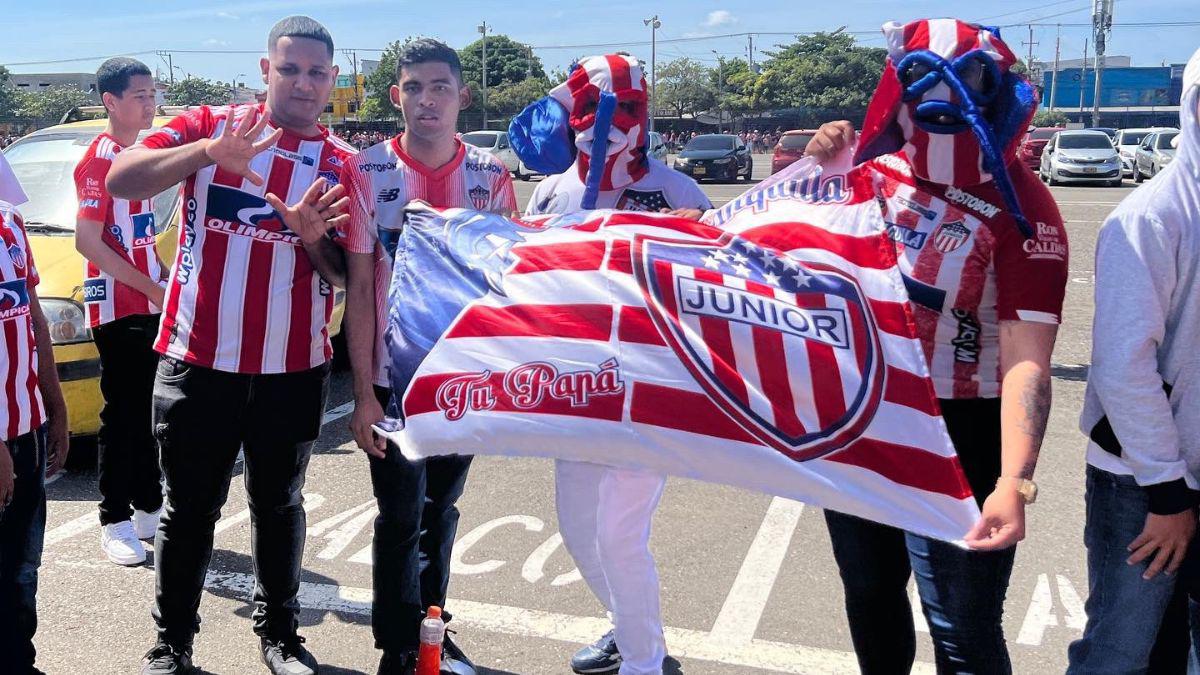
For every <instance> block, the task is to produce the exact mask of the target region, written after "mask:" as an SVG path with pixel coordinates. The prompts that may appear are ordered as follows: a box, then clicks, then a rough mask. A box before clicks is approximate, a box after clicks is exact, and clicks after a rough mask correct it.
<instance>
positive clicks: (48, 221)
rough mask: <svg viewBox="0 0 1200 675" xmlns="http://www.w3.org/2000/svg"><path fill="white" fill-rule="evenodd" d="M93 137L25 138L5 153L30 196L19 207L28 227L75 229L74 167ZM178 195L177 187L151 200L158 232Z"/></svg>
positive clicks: (56, 135) (76, 207) (76, 206)
mask: <svg viewBox="0 0 1200 675" xmlns="http://www.w3.org/2000/svg"><path fill="white" fill-rule="evenodd" d="M95 137H96V134H94V133H85V134H62V135H59V134H46V135H45V136H34V137H32V138H26V139H24V140H22V141H20V142H18V143H15V144H13V145H11V146H9V147H8V149H7V150H5V151H4V157H5V159H7V160H8V163H9V164H11V165H12V169H13V173H15V174H16V175H17V180H19V181H21V187H23V188H24V189H25V194H27V195H28V196H29V201H27V202H25V203H24V204H22V205H21V206H20V207H19V209H20V211H21V215H22V216H23V217H24V218H25V222H26V223H27V224H29V225H30V226H36V225H38V224H45V225H53V226H56V227H64V228H69V229H72V230H73V229H75V214H76V213H77V212H78V211H79V199H78V197H77V196H76V194H75V166H76V165H77V164H79V160H80V159H82V158H83V153H84V152H86V151H87V148H88V145H90V144H91V142H92V139H94V138H95ZM178 194H179V186H175V187H174V188H171V189H169V190H164V191H163V192H160V193H159V194H157V195H155V197H154V201H153V204H152V206H153V209H154V222H155V223H156V224H157V227H158V228H159V231H160V232H161V231H162V228H164V227H166V225H167V223H168V222H170V220H171V218H170V216H171V210H172V208H173V207H174V206H175V203H176V199H177V197H178Z"/></svg>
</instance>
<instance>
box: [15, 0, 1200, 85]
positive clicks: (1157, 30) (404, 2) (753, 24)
mask: <svg viewBox="0 0 1200 675" xmlns="http://www.w3.org/2000/svg"><path fill="white" fill-rule="evenodd" d="M6 4H8V5H9V6H8V7H6V8H5V10H4V18H5V20H6V23H7V24H8V30H6V31H5V36H4V40H3V41H0V64H6V65H8V66H9V68H10V70H12V71H14V72H26V73H32V72H76V71H94V70H95V68H96V67H97V66H98V65H99V63H100V61H101V60H102V59H100V58H94V57H104V56H109V55H114V54H121V53H134V52H143V51H153V50H161V49H170V50H181V51H183V50H259V49H261V48H262V45H263V43H264V42H265V39H266V34H267V32H268V30H269V29H270V27H271V25H272V24H273V23H274V22H275V21H276V20H278V19H279V18H280V17H282V16H284V15H286V14H291V13H305V14H309V15H311V16H313V17H315V18H317V19H319V20H320V21H322V22H323V23H324V24H325V25H326V26H328V27H329V29H330V31H331V32H332V33H333V36H334V40H335V41H336V42H337V45H338V47H339V49H340V48H343V47H344V48H359V49H370V48H376V49H378V48H381V47H383V46H384V45H386V44H387V42H389V41H390V40H393V39H402V38H404V37H406V36H409V35H430V36H434V37H438V38H440V39H442V40H445V41H446V42H448V43H449V44H450V45H452V46H455V47H461V46H463V45H465V44H467V43H468V42H470V41H472V40H474V39H476V38H477V37H478V32H477V30H476V27H477V26H478V25H479V23H480V21H483V20H486V21H487V22H488V24H489V25H490V26H492V27H493V30H494V32H496V33H504V34H507V35H509V36H510V37H512V38H513V39H515V40H517V41H520V42H525V43H528V44H531V45H533V46H534V47H535V53H536V54H537V55H538V56H539V57H540V58H541V59H542V60H543V62H544V63H545V64H546V65H547V66H548V67H563V66H565V65H567V64H568V63H570V61H571V60H572V59H573V58H575V57H578V56H582V55H586V54H589V53H598V52H603V51H615V50H616V49H617V48H615V47H613V48H607V49H606V48H588V47H571V48H565V49H556V48H553V47H556V46H559V45H584V44H593V43H610V42H620V43H623V44H625V46H624V47H623V48H624V49H626V50H628V51H630V52H631V53H633V54H635V55H637V56H639V57H642V58H644V59H647V60H649V57H650V46H649V29H648V28H645V27H643V25H642V19H644V18H647V17H649V16H650V15H652V14H657V15H658V16H659V19H660V21H661V22H662V27H661V28H660V29H659V31H658V36H659V38H660V40H662V39H666V40H670V39H681V38H684V39H689V40H691V41H686V42H674V43H671V42H666V43H660V44H659V46H658V59H659V61H660V62H662V61H665V60H670V59H674V58H678V57H680V56H689V57H692V58H696V59H699V60H701V61H704V62H707V63H715V62H716V58H717V55H718V54H719V55H722V56H744V55H745V53H746V38H745V37H733V38H714V39H694V40H693V38H705V37H706V36H714V35H722V34H728V33H744V32H756V31H758V32H770V31H776V32H791V31H797V32H808V31H814V30H832V29H835V28H838V27H839V26H843V25H844V26H846V29H847V30H850V31H864V32H866V33H867V34H865V35H863V36H861V38H860V39H863V40H866V41H869V42H868V43H869V44H876V45H879V44H882V41H881V40H880V39H879V38H878V37H876V36H877V33H876V31H877V29H878V27H879V25H880V24H881V23H882V22H883V21H885V20H888V19H893V18H894V19H897V20H901V21H903V20H908V19H913V18H919V17H927V16H959V17H961V18H966V19H972V20H981V21H983V22H985V23H991V24H1000V25H1003V24H1016V23H1022V22H1026V21H1036V20H1038V19H1041V22H1043V23H1056V22H1062V23H1064V24H1085V23H1087V22H1088V21H1089V20H1090V5H1091V2H1090V0H1041V1H1040V2H1039V1H1037V0H1005V1H1000V0H988V1H987V2H961V1H960V2H946V1H944V0H906V1H905V2H903V3H901V2H896V1H895V0H831V1H829V2H826V3H820V2H796V0H789V1H778V0H756V1H755V2H753V3H750V2H745V1H744V0H743V1H741V2H733V1H731V0H655V1H654V2H641V3H638V2H626V1H624V0H574V1H573V2H545V1H543V2H525V1H522V0H508V1H507V2H505V1H503V0H502V1H501V2H495V0H467V1H450V2H445V1H443V2H423V1H418V2H414V1H412V0H311V1H307V2H306V1H304V0H243V1H242V2H233V1H230V0H209V1H208V2H203V3H192V2H189V3H184V2H154V3H147V2H127V1H125V0H109V1H107V2H94V1H92V2H85V1H84V0H60V1H52V2H18V1H16V0H14V1H13V2H11V3H6ZM964 7H969V8H970V9H967V10H964V9H963V8H964ZM900 8H902V12H901V11H900ZM1114 15H1115V23H1116V24H1117V25H1116V26H1115V27H1114V30H1113V35H1112V38H1111V41H1110V44H1109V50H1108V52H1109V53H1110V54H1125V55H1129V56H1131V57H1132V58H1133V63H1134V65H1143V66H1146V65H1159V64H1161V63H1162V62H1163V61H1166V62H1168V63H1171V62H1184V61H1186V60H1187V59H1188V57H1190V55H1191V54H1192V52H1193V51H1194V50H1195V49H1196V48H1197V47H1200V26H1197V25H1193V26H1179V27H1140V28H1139V27H1122V26H1121V25H1120V24H1121V23H1122V22H1161V21H1197V20H1200V12H1198V11H1197V2H1196V0H1117V3H1116V8H1115V11H1114ZM1089 32H1090V31H1089V28H1087V27H1084V26H1082V25H1079V26H1072V25H1065V26H1063V28H1062V51H1063V57H1064V58H1078V57H1079V56H1081V52H1082V50H1083V41H1084V39H1085V38H1087V37H1088V36H1089ZM1004 36H1005V37H1006V39H1007V40H1008V41H1009V43H1010V45H1012V47H1013V48H1014V49H1015V50H1016V51H1018V52H1019V53H1021V54H1022V55H1024V54H1026V52H1027V49H1028V48H1027V47H1026V46H1025V45H1023V44H1021V43H1022V42H1024V41H1026V40H1027V39H1028V36H1029V32H1028V29H1027V28H1025V27H1024V26H1020V27H1008V28H1005V29H1004ZM1054 36H1055V28H1054V27H1053V26H1045V27H1035V29H1034V40H1035V41H1037V42H1039V43H1040V44H1038V45H1037V46H1035V47H1034V55H1035V57H1036V58H1042V59H1047V60H1049V59H1052V58H1053V56H1054ZM788 39H789V38H788V37H787V36H786V35H760V36H757V37H756V38H755V51H756V56H757V58H758V59H762V58H763V54H762V51H764V50H769V49H771V47H772V45H773V44H776V43H778V42H786V41H788ZM714 51H715V52H716V53H715V54H714ZM375 54H376V53H373V52H369V51H360V52H359V58H360V59H361V58H373V57H374V55H375ZM85 57H92V58H86V59H85V60H79V61H72V62H68V63H29V64H28V65H25V63H26V62H37V61H51V60H61V59H84V58H85ZM139 58H141V59H142V60H143V61H145V62H146V63H147V64H149V65H150V66H151V67H152V68H153V67H159V68H161V69H162V72H163V74H164V77H165V73H166V65H165V64H166V61H165V60H163V59H160V57H159V56H156V55H155V54H153V53H150V54H145V55H141V56H139ZM174 62H175V65H176V66H178V67H179V69H180V71H181V72H183V73H191V74H195V75H200V76H204V77H208V78H213V79H219V80H222V81H226V82H228V81H230V80H231V79H234V78H237V79H238V81H243V80H245V81H248V82H250V83H251V84H252V85H253V83H254V82H255V80H256V78H255V72H256V69H257V62H258V57H257V56H256V55H255V54H197V53H192V54H189V53H176V54H175V56H174ZM338 63H339V65H340V66H341V67H342V70H343V72H348V71H349V61H348V58H347V57H344V56H343V55H342V54H340V53H339V54H338ZM17 64H21V65H17ZM177 74H178V73H177Z"/></svg>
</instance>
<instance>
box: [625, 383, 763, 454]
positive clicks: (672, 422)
mask: <svg viewBox="0 0 1200 675" xmlns="http://www.w3.org/2000/svg"><path fill="white" fill-rule="evenodd" d="M629 418H630V419H631V420H632V421H633V422H636V423H638V424H649V425H652V426H656V427H663V428H665V429H676V430H678V431H687V432H690V433H694V434H701V435H704V436H714V437H716V438H723V439H725V440H730V441H738V442H741V443H753V444H755V445H762V443H760V442H759V441H758V439H756V438H754V437H753V436H751V435H750V434H749V433H748V432H747V431H746V430H745V429H743V428H742V427H740V426H739V425H738V424H737V422H734V421H733V420H732V419H731V418H730V417H729V415H727V414H725V411H723V410H721V409H720V408H719V407H717V404H715V403H713V402H712V399H710V398H709V397H708V395H707V394H701V393H697V392H694V391H687V390H684V389H676V388H674V387H664V386H662V385H657V384H649V383H646V382H634V383H633V400H632V402H631V403H630V406H629Z"/></svg>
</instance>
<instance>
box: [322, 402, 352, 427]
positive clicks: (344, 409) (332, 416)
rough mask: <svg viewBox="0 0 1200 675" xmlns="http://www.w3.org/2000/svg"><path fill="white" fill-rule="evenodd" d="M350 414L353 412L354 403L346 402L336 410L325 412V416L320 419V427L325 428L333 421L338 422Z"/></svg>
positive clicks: (331, 409)
mask: <svg viewBox="0 0 1200 675" xmlns="http://www.w3.org/2000/svg"><path fill="white" fill-rule="evenodd" d="M352 412H354V401H348V402H346V403H343V404H341V405H339V406H338V407H336V408H330V409H329V410H326V411H325V416H324V417H322V418H321V426H325V425H326V424H329V423H330V422H332V421H334V420H340V419H341V418H343V417H345V416H346V415H349V414H350V413H352Z"/></svg>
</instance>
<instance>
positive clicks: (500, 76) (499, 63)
mask: <svg viewBox="0 0 1200 675" xmlns="http://www.w3.org/2000/svg"><path fill="white" fill-rule="evenodd" d="M482 57H483V38H480V39H478V40H476V41H474V42H472V43H471V44H469V45H467V46H466V47H463V48H462V49H460V50H458V60H459V61H461V62H462V71H463V80H465V81H466V82H467V83H468V84H471V85H474V86H476V87H478V86H479V84H480V83H481V82H482V81H483V80H482V78H480V76H479V74H480V72H482V70H483V63H482ZM530 77H533V78H537V79H541V80H544V79H546V71H545V70H544V69H543V68H542V61H541V59H539V58H538V57H536V56H534V55H533V52H532V51H531V50H530V49H529V47H528V45H524V44H521V43H520V42H517V41H515V40H513V39H512V38H510V37H508V36H507V35H489V36H488V39H487V86H488V95H489V96H490V95H491V90H492V87H500V86H502V85H505V84H516V83H517V82H521V81H523V80H525V79H526V78H530ZM489 109H490V108H489Z"/></svg>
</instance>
